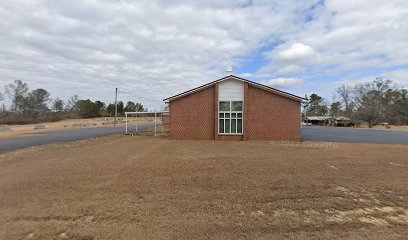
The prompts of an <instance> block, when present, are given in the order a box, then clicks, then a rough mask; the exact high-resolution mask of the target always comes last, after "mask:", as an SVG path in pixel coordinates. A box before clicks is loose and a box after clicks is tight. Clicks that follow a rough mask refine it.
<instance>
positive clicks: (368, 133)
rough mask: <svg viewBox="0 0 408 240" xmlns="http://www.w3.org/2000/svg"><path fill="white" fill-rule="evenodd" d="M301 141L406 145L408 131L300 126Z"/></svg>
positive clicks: (407, 143) (407, 142)
mask: <svg viewBox="0 0 408 240" xmlns="http://www.w3.org/2000/svg"><path fill="white" fill-rule="evenodd" d="M302 139H303V141H317V142H341V143H380V144H402V145H408V131H395V130H380V129H368V128H342V127H337V128H333V127H320V126H302Z"/></svg>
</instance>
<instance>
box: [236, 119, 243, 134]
mask: <svg viewBox="0 0 408 240" xmlns="http://www.w3.org/2000/svg"><path fill="white" fill-rule="evenodd" d="M237 133H242V119H238V120H237Z"/></svg>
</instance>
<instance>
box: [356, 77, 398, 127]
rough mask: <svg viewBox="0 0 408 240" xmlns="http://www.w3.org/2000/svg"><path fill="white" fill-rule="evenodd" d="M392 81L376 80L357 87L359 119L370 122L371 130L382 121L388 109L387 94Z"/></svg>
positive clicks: (380, 78)
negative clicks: (386, 108)
mask: <svg viewBox="0 0 408 240" xmlns="http://www.w3.org/2000/svg"><path fill="white" fill-rule="evenodd" d="M390 84H391V81H390V80H383V79H382V77H379V78H376V79H375V80H374V81H373V82H369V83H365V84H358V85H356V87H355V102H356V104H357V110H358V113H357V114H358V117H359V118H360V119H362V120H364V121H367V122H368V126H369V127H370V128H371V127H372V126H373V125H375V124H377V123H378V121H379V120H380V119H381V117H382V114H383V113H384V110H385V107H386V100H385V94H386V92H387V91H388V90H389V88H390Z"/></svg>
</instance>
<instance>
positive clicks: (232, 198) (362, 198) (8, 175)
mask: <svg viewBox="0 0 408 240" xmlns="http://www.w3.org/2000/svg"><path fill="white" fill-rule="evenodd" d="M147 133H149V131H147ZM150 133H151V130H150ZM406 156H408V147H407V146H401V145H373V144H371V145H370V144H336V143H330V144H324V143H313V142H307V143H291V142H255V141H249V142H227V141H222V142H216V141H172V140H168V139H166V138H165V137H149V136H109V137H103V138H96V139H88V140H83V141H78V142H72V143H64V144H52V145H48V146H41V147H33V148H28V149H22V150H18V151H15V152H10V153H6V154H1V155H0V239H404V238H405V237H406V236H408V201H407V198H408V168H406V167H402V166H396V165H393V164H390V163H391V162H392V163H398V164H399V165H408V159H407V158H406ZM332 166H333V167H332Z"/></svg>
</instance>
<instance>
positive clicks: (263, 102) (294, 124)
mask: <svg viewBox="0 0 408 240" xmlns="http://www.w3.org/2000/svg"><path fill="white" fill-rule="evenodd" d="M245 90H246V93H245V97H246V99H245V102H246V103H247V104H245V110H246V113H244V116H245V119H244V126H245V128H244V135H245V136H244V139H245V140H277V141H299V140H300V139H301V132H300V130H301V129H300V128H301V126H300V124H301V123H300V121H301V120H300V102H298V101H296V100H292V99H289V98H286V97H283V96H280V95H278V94H274V93H271V92H268V91H266V90H263V89H260V88H257V87H254V86H251V85H250V84H249V85H248V87H247V88H246V89H245Z"/></svg>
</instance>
